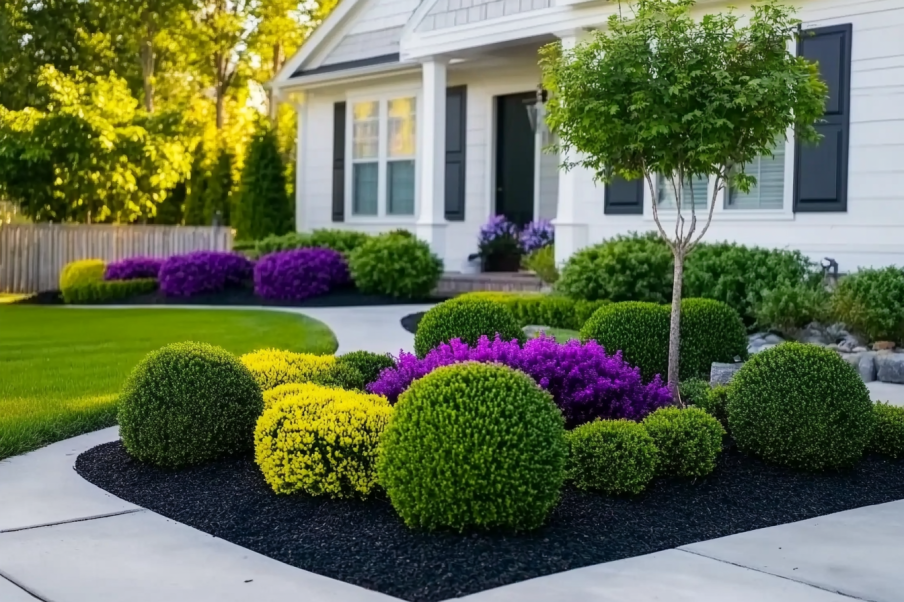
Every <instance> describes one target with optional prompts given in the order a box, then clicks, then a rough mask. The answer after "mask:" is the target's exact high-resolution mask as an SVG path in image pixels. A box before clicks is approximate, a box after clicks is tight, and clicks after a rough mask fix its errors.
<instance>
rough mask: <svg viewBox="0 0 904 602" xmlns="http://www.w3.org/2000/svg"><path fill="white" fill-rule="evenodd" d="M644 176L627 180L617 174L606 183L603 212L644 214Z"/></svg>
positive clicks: (611, 213) (607, 213)
mask: <svg viewBox="0 0 904 602" xmlns="http://www.w3.org/2000/svg"><path fill="white" fill-rule="evenodd" d="M643 183H644V180H643V178H638V179H636V180H626V179H624V178H623V177H621V176H615V177H613V178H612V181H611V182H609V183H608V184H606V197H605V201H604V203H603V213H604V214H606V215H643Z"/></svg>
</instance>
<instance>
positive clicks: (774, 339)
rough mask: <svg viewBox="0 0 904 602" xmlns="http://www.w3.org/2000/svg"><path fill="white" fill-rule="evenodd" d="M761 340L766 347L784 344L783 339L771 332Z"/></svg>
mask: <svg viewBox="0 0 904 602" xmlns="http://www.w3.org/2000/svg"><path fill="white" fill-rule="evenodd" d="M763 340H764V341H766V344H767V345H780V344H781V343H784V342H785V339H783V338H782V337H780V336H778V335H777V334H773V333H771V332H770V333H769V334H767V335H766V336H765V337H763Z"/></svg>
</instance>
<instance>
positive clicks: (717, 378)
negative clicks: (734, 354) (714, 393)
mask: <svg viewBox="0 0 904 602" xmlns="http://www.w3.org/2000/svg"><path fill="white" fill-rule="evenodd" d="M743 365H744V364H743V363H742V362H738V363H735V364H721V363H719V362H713V365H712V367H711V368H710V370H709V384H710V385H711V386H713V387H715V386H716V385H727V384H728V383H729V382H731V379H732V378H734V375H735V372H737V371H738V370H740V369H741V366H743Z"/></svg>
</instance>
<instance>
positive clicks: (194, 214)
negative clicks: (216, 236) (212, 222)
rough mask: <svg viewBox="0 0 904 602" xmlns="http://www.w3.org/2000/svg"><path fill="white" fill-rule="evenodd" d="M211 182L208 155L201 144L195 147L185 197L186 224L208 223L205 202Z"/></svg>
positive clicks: (202, 224) (198, 224)
mask: <svg viewBox="0 0 904 602" xmlns="http://www.w3.org/2000/svg"><path fill="white" fill-rule="evenodd" d="M209 182H210V168H209V167H208V164H207V156H206V154H205V152H204V145H203V144H199V145H198V146H197V147H196V148H195V153H194V159H193V160H192V164H191V174H190V175H189V178H188V193H187V195H186V197H185V209H184V221H185V225H186V226H204V225H206V221H205V217H204V204H205V202H206V200H207V186H208V183H209Z"/></svg>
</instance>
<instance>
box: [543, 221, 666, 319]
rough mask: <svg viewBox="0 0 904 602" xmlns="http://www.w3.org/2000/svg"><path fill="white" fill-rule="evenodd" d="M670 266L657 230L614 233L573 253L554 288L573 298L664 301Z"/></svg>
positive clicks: (664, 245)
mask: <svg viewBox="0 0 904 602" xmlns="http://www.w3.org/2000/svg"><path fill="white" fill-rule="evenodd" d="M672 266H673V259H672V252H671V251H670V250H669V248H668V246H667V245H666V244H665V241H663V240H662V238H661V237H660V236H659V234H657V233H656V232H648V233H646V234H636V233H634V234H630V235H627V236H615V237H613V238H611V239H609V240H607V241H606V242H604V243H601V244H598V245H595V246H592V247H587V248H585V249H581V250H580V251H578V252H577V253H575V254H574V255H572V256H571V258H569V260H568V261H567V262H566V263H565V266H564V267H563V268H562V274H561V276H560V277H559V280H558V281H557V282H556V290H557V291H558V292H560V293H562V294H564V295H567V296H569V297H571V298H573V299H587V300H591V301H593V300H597V299H606V300H609V301H648V302H651V303H666V302H667V301H670V300H671V298H672V279H673V274H674V270H673V267H672Z"/></svg>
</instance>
